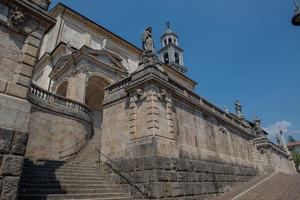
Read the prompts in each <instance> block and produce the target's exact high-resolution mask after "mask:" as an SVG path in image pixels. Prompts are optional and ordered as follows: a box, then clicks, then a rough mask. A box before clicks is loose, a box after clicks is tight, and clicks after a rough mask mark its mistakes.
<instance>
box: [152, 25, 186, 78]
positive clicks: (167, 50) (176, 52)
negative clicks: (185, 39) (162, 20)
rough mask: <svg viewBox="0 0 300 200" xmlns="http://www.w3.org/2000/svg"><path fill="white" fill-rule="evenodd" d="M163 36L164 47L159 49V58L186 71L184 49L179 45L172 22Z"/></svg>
mask: <svg viewBox="0 0 300 200" xmlns="http://www.w3.org/2000/svg"><path fill="white" fill-rule="evenodd" d="M166 26H167V28H166V31H165V32H164V34H163V35H162V36H161V38H160V40H161V44H162V48H161V49H160V50H159V51H158V54H159V60H160V61H161V62H163V63H165V64H167V65H169V66H171V67H173V68H174V69H176V70H177V71H179V72H181V73H186V72H187V68H186V67H185V66H184V64H183V49H181V48H180V47H179V43H178V36H177V34H176V33H175V32H173V31H172V29H171V25H170V22H167V24H166Z"/></svg>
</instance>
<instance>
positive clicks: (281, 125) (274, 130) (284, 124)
mask: <svg viewBox="0 0 300 200" xmlns="http://www.w3.org/2000/svg"><path fill="white" fill-rule="evenodd" d="M290 126H292V123H290V122H288V121H285V120H282V121H278V122H276V123H275V124H272V125H270V126H268V127H265V128H263V129H264V130H265V131H266V132H267V133H269V137H270V139H271V140H272V141H275V138H276V134H278V133H279V132H280V130H281V131H282V132H283V133H284V135H285V136H286V135H287V134H290V132H289V128H290Z"/></svg>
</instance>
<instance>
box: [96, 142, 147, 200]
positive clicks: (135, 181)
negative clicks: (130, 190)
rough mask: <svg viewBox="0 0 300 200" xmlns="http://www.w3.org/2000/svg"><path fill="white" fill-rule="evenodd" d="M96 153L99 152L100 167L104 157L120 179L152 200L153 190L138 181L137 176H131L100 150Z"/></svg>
mask: <svg viewBox="0 0 300 200" xmlns="http://www.w3.org/2000/svg"><path fill="white" fill-rule="evenodd" d="M95 151H96V152H98V156H99V157H98V163H99V167H100V165H101V162H102V159H101V157H102V156H103V157H104V158H105V159H106V160H103V162H105V164H106V165H107V166H109V167H110V168H111V169H112V170H113V171H114V172H115V173H117V174H118V175H119V176H120V177H122V178H123V179H124V180H126V181H127V182H128V184H130V185H131V186H133V187H135V189H136V190H137V191H138V192H139V193H141V194H142V195H143V196H144V197H146V198H147V199H151V195H150V192H151V189H150V187H149V185H148V186H146V185H145V184H144V183H141V181H140V180H138V179H137V178H136V177H135V176H133V175H131V174H130V172H128V171H126V170H125V169H124V168H122V167H121V166H120V165H118V164H117V163H116V162H114V161H113V160H112V159H110V158H109V157H108V156H107V155H105V154H104V153H102V152H101V151H100V150H99V149H97V148H95ZM137 185H141V186H142V187H143V189H144V190H141V188H139V187H138V186H137Z"/></svg>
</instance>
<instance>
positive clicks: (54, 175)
mask: <svg viewBox="0 0 300 200" xmlns="http://www.w3.org/2000/svg"><path fill="white" fill-rule="evenodd" d="M23 177H24V178H37V177H41V178H57V179H59V178H60V177H62V178H64V177H77V178H81V177H85V178H90V177H91V178H94V177H98V178H103V179H110V178H111V177H110V176H107V175H104V174H101V173H100V172H99V173H70V172H65V173H60V172H57V173H24V175H23Z"/></svg>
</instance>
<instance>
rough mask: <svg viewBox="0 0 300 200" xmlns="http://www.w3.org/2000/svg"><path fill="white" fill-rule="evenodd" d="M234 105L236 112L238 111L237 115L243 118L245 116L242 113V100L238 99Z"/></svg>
mask: <svg viewBox="0 0 300 200" xmlns="http://www.w3.org/2000/svg"><path fill="white" fill-rule="evenodd" d="M234 105H235V112H236V115H237V117H238V118H239V119H240V120H243V119H244V116H243V113H242V106H241V104H240V102H239V101H238V100H236V101H235V104H234Z"/></svg>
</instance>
